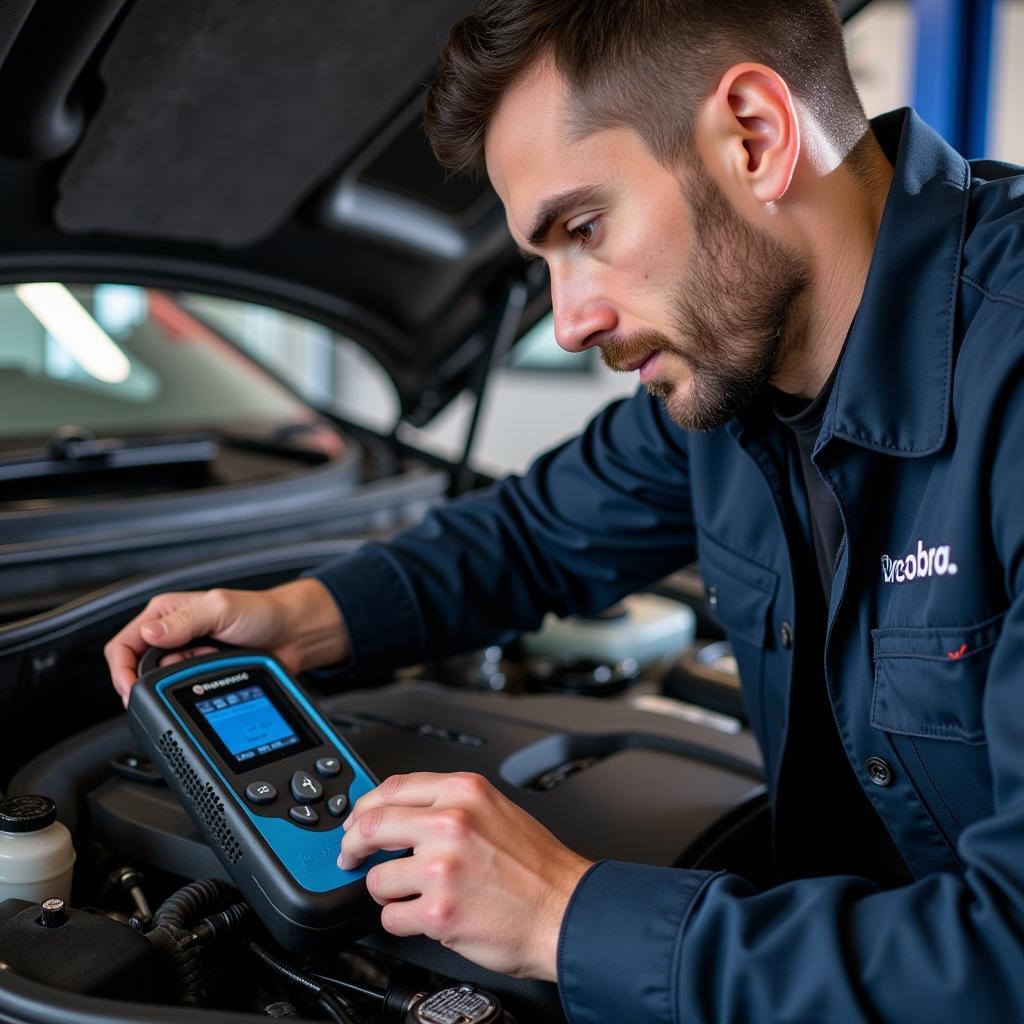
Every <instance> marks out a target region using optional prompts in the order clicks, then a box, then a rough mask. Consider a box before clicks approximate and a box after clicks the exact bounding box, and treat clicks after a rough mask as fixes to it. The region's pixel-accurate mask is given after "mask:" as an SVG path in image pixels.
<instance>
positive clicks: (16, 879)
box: [0, 795, 75, 905]
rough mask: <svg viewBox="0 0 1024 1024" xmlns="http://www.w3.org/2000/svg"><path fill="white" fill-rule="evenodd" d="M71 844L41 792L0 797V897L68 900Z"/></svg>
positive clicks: (54, 809)
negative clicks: (0, 798) (5, 797)
mask: <svg viewBox="0 0 1024 1024" xmlns="http://www.w3.org/2000/svg"><path fill="white" fill-rule="evenodd" d="M74 866H75V848H74V846H72V844H71V833H70V832H69V831H68V830H67V828H66V827H65V826H64V825H62V824H61V823H60V822H59V821H58V820H57V805H56V804H55V803H54V802H53V801H52V800H51V799H50V798H49V797H46V796H28V795H26V796H12V797H8V798H7V799H6V800H0V902H2V901H3V900H6V899H12V898H14V899H19V900H29V901H31V902H33V903H42V902H43V900H48V899H52V898H58V899H62V900H64V902H65V903H66V904H68V905H70V902H71V872H72V869H73V868H74Z"/></svg>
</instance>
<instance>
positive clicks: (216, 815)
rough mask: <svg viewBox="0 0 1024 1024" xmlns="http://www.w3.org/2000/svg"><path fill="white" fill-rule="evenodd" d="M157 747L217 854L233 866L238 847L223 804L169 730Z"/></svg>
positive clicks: (240, 853) (236, 859)
mask: <svg viewBox="0 0 1024 1024" xmlns="http://www.w3.org/2000/svg"><path fill="white" fill-rule="evenodd" d="M158 746H159V747H160V753H161V754H163V756H164V760H165V761H166V762H167V766H168V768H170V770H171V772H172V773H173V774H174V777H175V778H176V779H177V780H178V783H179V784H180V786H181V788H182V791H183V792H184V793H185V795H186V796H187V797H188V799H189V801H190V802H191V804H192V806H193V807H195V809H196V810H197V811H198V813H199V816H200V817H201V818H202V819H203V822H204V823H205V825H206V827H207V828H208V829H209V831H210V834H211V835H212V836H213V838H214V840H215V841H216V843H217V845H218V846H219V847H220V849H221V852H222V853H223V854H224V856H225V857H227V859H228V861H229V863H231V864H237V863H238V862H239V860H241V859H242V847H241V845H240V844H239V842H238V840H237V839H236V838H235V834H234V832H232V831H231V828H230V827H229V825H228V822H227V817H226V816H225V814H224V804H223V803H221V800H220V797H218V796H217V791H216V790H215V789H214V788H213V784H212V783H210V782H207V781H204V780H203V779H202V778H201V777H200V776H199V773H198V772H197V771H196V770H195V768H193V767H192V763H191V761H190V760H189V758H188V756H187V755H186V753H185V751H184V749H183V748H182V746H181V744H180V743H179V742H178V741H177V740H176V739H175V738H174V733H173V732H171V730H170V729H168V730H167V731H166V732H165V733H163V734H162V735H161V736H160V739H159V740H158Z"/></svg>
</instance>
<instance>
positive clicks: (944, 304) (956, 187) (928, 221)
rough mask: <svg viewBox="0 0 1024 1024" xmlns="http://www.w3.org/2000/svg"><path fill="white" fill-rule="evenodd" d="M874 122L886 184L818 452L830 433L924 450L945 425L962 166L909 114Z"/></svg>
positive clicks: (872, 445) (966, 171)
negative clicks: (889, 173)
mask: <svg viewBox="0 0 1024 1024" xmlns="http://www.w3.org/2000/svg"><path fill="white" fill-rule="evenodd" d="M872 127H873V128H874V131H875V135H876V137H877V138H878V141H879V144H880V145H881V146H882V149H883V150H884V151H885V153H886V155H887V156H888V157H889V159H890V161H892V162H893V164H894V174H893V180H892V185H891V187H890V190H889V196H888V198H887V200H886V204H885V210H884V213H883V215H882V223H881V227H880V229H879V233H878V240H877V242H876V245H875V251H874V255H873V257H872V260H871V267H870V269H869V271H868V277H867V282H866V284H865V287H864V294H863V296H862V298H861V303H860V307H859V308H858V311H857V315H856V317H855V319H854V322H853V328H852V330H851V333H850V338H849V341H848V342H847V344H846V347H845V349H844V352H843V356H842V360H841V362H840V365H839V369H838V373H837V375H836V381H835V385H834V387H833V391H832V396H831V398H830V400H829V404H828V407H827V408H826V410H825V416H824V421H823V424H822V431H821V435H820V437H819V439H818V445H817V448H816V451H817V450H820V449H821V448H822V447H823V446H824V444H825V443H827V441H828V440H829V438H830V436H834V437H839V438H842V439H843V440H846V441H849V442H851V443H853V444H856V445H860V446H861V447H864V448H869V449H872V450H874V451H880V452H884V453H886V454H890V455H899V456H922V455H930V454H933V453H934V452H936V451H938V450H939V449H940V448H941V447H942V445H943V444H944V443H945V439H946V433H947V430H948V427H949V412H950V392H951V388H952V370H953V366H952V364H953V351H954V348H953V345H954V331H955V324H956V318H955V309H956V301H957V292H958V287H957V286H958V281H959V276H960V262H961V257H962V253H963V241H964V235H965V230H966V221H967V206H968V199H969V183H970V168H969V167H968V164H967V162H966V161H965V160H964V159H963V157H961V156H960V155H959V153H957V152H956V151H955V150H953V149H952V148H950V146H948V145H947V144H946V143H945V142H944V141H943V140H942V138H941V137H940V136H939V135H938V134H936V133H935V132H934V131H933V130H932V129H931V128H929V127H928V125H926V124H925V123H924V122H923V121H922V120H921V119H920V118H919V117H918V116H917V115H916V114H915V113H914V112H913V111H912V110H909V109H907V108H904V109H903V110H896V111H893V112H892V113H889V114H884V115H883V116H882V117H878V118H875V119H874V120H873V121H872Z"/></svg>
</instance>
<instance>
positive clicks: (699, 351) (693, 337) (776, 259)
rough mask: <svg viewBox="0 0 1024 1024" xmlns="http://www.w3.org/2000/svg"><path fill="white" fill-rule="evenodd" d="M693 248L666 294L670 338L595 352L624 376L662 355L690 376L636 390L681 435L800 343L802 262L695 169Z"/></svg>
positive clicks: (722, 415)
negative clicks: (657, 403) (661, 408)
mask: <svg viewBox="0 0 1024 1024" xmlns="http://www.w3.org/2000/svg"><path fill="white" fill-rule="evenodd" d="M688 192H689V197H688V200H687V202H688V205H689V207H690V214H691V223H692V225H693V246H692V248H691V250H690V255H689V257H688V258H687V261H686V266H685V268H684V272H683V274H682V277H681V279H680V281H679V284H678V287H677V289H676V292H675V294H674V296H673V297H672V326H673V329H674V336H673V337H672V338H669V337H666V336H665V335H663V334H660V333H659V332H657V331H646V330H645V331H637V332H635V333H633V334H631V335H628V336H627V337H624V338H613V339H610V340H609V341H607V342H605V343H604V344H603V345H602V346H601V359H602V361H603V362H604V364H605V366H607V367H608V368H609V369H612V370H619V371H625V369H626V367H628V366H631V365H632V366H635V365H636V363H637V362H639V361H640V360H641V359H644V358H646V357H647V356H649V355H653V354H654V353H656V352H665V353H670V354H672V355H675V356H677V357H678V358H679V359H681V360H682V361H683V362H684V363H685V364H686V365H687V368H688V369H689V371H690V381H689V384H688V385H685V384H682V385H681V384H678V383H674V382H673V381H671V380H670V379H668V378H667V377H655V378H654V379H653V380H651V381H650V382H649V383H647V384H646V385H645V387H646V389H647V391H648V393H649V394H651V395H653V396H654V397H655V398H659V399H661V400H662V402H663V403H664V405H665V410H666V412H667V413H668V415H669V417H670V418H671V419H672V420H673V421H674V422H675V423H677V424H678V425H679V426H681V427H683V428H684V429H686V430H698V431H705V430H716V429H717V428H719V427H721V426H723V425H724V424H725V423H727V422H728V421H729V420H731V419H733V418H734V417H736V416H737V415H739V414H740V413H742V412H743V411H744V410H745V409H747V408H749V407H750V406H751V405H752V404H753V403H754V402H755V401H756V400H757V399H758V398H759V397H760V396H761V395H762V394H763V392H764V391H765V389H766V388H767V386H768V383H769V381H770V380H771V379H772V377H773V376H774V375H775V372H776V370H777V369H778V366H779V364H780V362H781V361H782V359H783V358H784V357H787V356H789V355H790V354H791V353H792V352H793V351H794V350H797V349H799V348H800V347H802V346H803V344H804V343H805V339H806V323H807V321H806V314H804V313H802V311H801V299H802V297H803V296H804V295H805V293H806V291H807V289H808V286H809V284H810V268H809V265H808V263H807V261H806V260H804V259H803V258H802V257H800V256H799V255H798V254H796V253H794V252H793V251H792V250H791V249H790V248H789V247H788V246H786V245H784V244H783V243H781V242H779V241H778V240H776V239H774V238H772V237H771V236H770V235H768V234H767V233H765V232H764V231H761V230H759V229H757V228H755V227H753V226H752V225H750V224H748V223H747V222H746V221H745V220H743V218H742V217H740V216H739V214H737V213H736V211H735V210H734V209H733V208H732V206H731V205H730V203H729V201H728V199H726V197H725V196H724V195H723V194H722V192H721V191H720V190H719V188H718V186H717V185H716V184H715V183H714V181H713V180H712V179H711V177H710V175H708V173H707V172H706V171H705V170H704V169H703V167H700V166H698V167H697V168H696V169H695V171H694V172H693V174H692V181H691V182H690V183H689V188H688Z"/></svg>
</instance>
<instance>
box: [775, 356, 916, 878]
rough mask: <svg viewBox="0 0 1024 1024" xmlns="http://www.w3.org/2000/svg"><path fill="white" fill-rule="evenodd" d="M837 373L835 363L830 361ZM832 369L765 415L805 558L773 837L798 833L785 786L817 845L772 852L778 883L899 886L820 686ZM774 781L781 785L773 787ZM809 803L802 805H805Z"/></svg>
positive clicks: (890, 848)
mask: <svg viewBox="0 0 1024 1024" xmlns="http://www.w3.org/2000/svg"><path fill="white" fill-rule="evenodd" d="M837 369H838V362H837ZM835 377H836V370H833V372H832V375H831V377H829V379H828V381H827V382H826V384H825V385H824V387H823V388H822V389H821V391H820V392H819V394H818V395H817V396H816V397H815V398H814V399H811V400H807V399H800V398H794V397H793V396H792V395H786V394H783V393H782V392H779V391H776V392H774V393H773V395H772V408H773V411H774V413H775V416H776V418H777V419H778V420H779V422H780V423H782V424H783V425H784V426H785V427H786V428H787V431H786V433H787V434H788V435H789V437H790V441H791V443H790V445H789V458H788V469H789V480H790V494H791V497H792V502H793V507H794V510H795V512H796V514H797V519H798V520H799V522H800V523H801V525H802V527H803V532H804V537H805V540H806V544H807V548H806V550H807V554H808V557H807V558H806V559H805V560H804V562H803V566H799V565H798V566H796V567H795V568H796V572H797V578H798V579H803V580H805V581H806V584H805V586H804V587H803V593H802V594H800V595H798V604H799V606H800V609H801V610H800V622H801V633H802V637H801V642H800V643H799V645H798V648H797V651H796V652H795V653H796V654H797V658H798V660H797V664H796V666H795V668H794V685H793V694H792V696H791V701H790V705H791V711H790V722H789V729H788V731H789V733H790V739H791V740H792V741H793V742H792V743H791V744H789V745H788V751H787V755H786V758H785V760H784V763H783V766H782V775H781V776H780V780H779V782H780V785H779V807H778V808H777V812H778V814H777V821H776V824H777V825H779V826H782V827H781V829H780V833H781V834H782V835H785V834H787V833H788V834H801V833H802V834H804V835H806V831H805V830H802V829H800V828H794V829H790V828H789V827H786V825H785V818H786V816H787V813H788V810H787V800H786V798H785V794H786V792H787V790H789V789H790V787H794V788H798V789H799V790H800V791H801V799H800V801H799V805H800V806H802V807H806V806H807V805H808V803H809V804H810V805H812V806H816V807H818V808H819V812H818V814H817V815H816V818H817V822H816V826H817V827H816V831H817V841H816V842H815V843H814V844H813V845H812V846H807V845H802V846H801V848H800V849H792V848H786V849H779V850H778V851H777V852H778V854H779V858H780V868H781V869H782V871H783V874H784V875H788V876H789V877H800V876H805V875H814V874H847V873H849V874H856V875H862V876H866V877H868V878H873V879H874V880H875V881H877V882H879V883H881V884H882V885H886V886H892V885H900V884H905V883H906V882H908V881H910V880H911V875H910V873H909V871H908V870H907V867H906V864H905V863H904V861H903V858H902V857H901V856H900V855H899V852H898V850H897V849H896V846H895V844H894V843H893V841H892V839H891V837H890V836H889V833H888V832H887V831H886V829H885V826H884V825H883V824H882V820H881V818H879V817H878V815H877V814H876V813H875V811H874V808H873V807H872V806H871V804H870V802H869V801H868V799H867V797H866V796H865V795H864V792H863V790H862V789H861V786H860V783H859V782H858V781H857V779H856V778H855V777H854V774H853V770H852V768H851V767H850V762H849V759H848V758H847V756H846V752H845V750H844V749H843V745H842V743H841V741H840V738H839V732H838V730H837V728H836V723H835V717H834V715H833V713H832V706H831V703H830V702H829V699H828V693H827V691H826V687H825V678H824V651H825V633H826V630H827V625H828V607H829V601H830V598H831V594H832V583H833V580H834V578H835V566H836V559H837V556H838V554H839V546H840V544H841V543H842V539H843V521H842V516H841V515H840V512H839V506H838V505H837V504H836V500H835V498H834V497H833V496H832V493H831V491H830V490H829V489H828V485H827V484H826V483H825V481H824V480H823V479H822V477H821V474H820V473H819V472H818V470H817V468H816V467H815V465H814V463H813V462H811V453H812V452H813V450H814V445H815V443H816V441H817V439H818V434H819V432H820V430H821V424H822V420H823V418H824V415H825V407H826V406H827V405H828V400H829V396H830V395H831V394H832V388H833V385H834V383H835ZM812 556H813V563H814V566H816V567H817V577H818V579H819V580H820V583H821V589H820V591H816V590H815V588H814V585H813V583H812V582H811V580H813V579H814V576H815V573H814V570H813V568H812V566H811V565H810V561H811V557H812ZM783 778H784V781H783ZM808 798H809V799H808Z"/></svg>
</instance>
